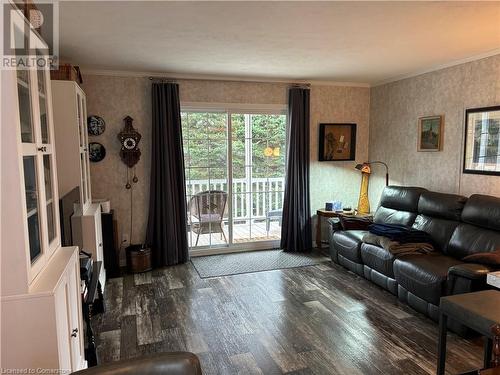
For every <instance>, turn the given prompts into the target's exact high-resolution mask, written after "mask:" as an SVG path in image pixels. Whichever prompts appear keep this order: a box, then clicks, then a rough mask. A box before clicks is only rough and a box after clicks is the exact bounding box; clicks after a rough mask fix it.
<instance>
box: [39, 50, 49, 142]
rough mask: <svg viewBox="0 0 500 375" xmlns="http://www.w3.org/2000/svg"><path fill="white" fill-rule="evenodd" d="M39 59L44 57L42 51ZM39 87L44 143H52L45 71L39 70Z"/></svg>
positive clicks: (42, 138) (41, 128)
mask: <svg viewBox="0 0 500 375" xmlns="http://www.w3.org/2000/svg"><path fill="white" fill-rule="evenodd" d="M37 56H38V57H43V54H42V53H41V52H40V51H37ZM36 75H37V87H38V93H37V95H38V109H39V116H40V131H41V141H42V143H45V144H47V143H50V142H49V141H50V139H49V124H48V118H47V117H48V112H49V111H48V109H47V71H46V70H45V69H37V70H36Z"/></svg>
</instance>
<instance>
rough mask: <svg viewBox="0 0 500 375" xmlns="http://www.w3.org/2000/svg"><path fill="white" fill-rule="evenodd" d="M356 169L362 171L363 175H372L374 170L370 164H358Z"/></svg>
mask: <svg viewBox="0 0 500 375" xmlns="http://www.w3.org/2000/svg"><path fill="white" fill-rule="evenodd" d="M355 168H356V169H358V170H360V171H361V172H363V173H372V169H371V167H370V164H368V163H363V164H356V167H355Z"/></svg>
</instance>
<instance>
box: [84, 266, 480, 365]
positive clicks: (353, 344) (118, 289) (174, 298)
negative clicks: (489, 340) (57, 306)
mask: <svg viewBox="0 0 500 375" xmlns="http://www.w3.org/2000/svg"><path fill="white" fill-rule="evenodd" d="M105 298H106V305H107V312H106V313H105V314H103V315H101V316H96V317H94V328H95V330H96V336H97V344H98V354H99V357H100V361H101V363H107V362H110V361H115V360H119V359H121V358H132V357H137V356H141V355H144V354H148V353H154V352H159V351H179V350H182V351H184V350H187V351H192V352H194V353H196V354H197V355H198V356H199V358H200V360H201V364H202V367H203V371H204V374H282V373H286V374H434V373H435V363H436V347H437V332H438V329H437V324H435V323H434V322H433V321H431V320H430V319H428V318H426V317H425V316H423V315H420V314H418V313H416V312H414V311H413V310H412V309H411V308H409V307H408V306H406V305H404V304H402V303H399V302H398V300H397V297H395V296H393V295H391V294H390V293H388V292H386V291H384V290H382V289H380V288H378V287H377V286H375V285H374V284H372V283H371V282H369V281H367V280H365V279H363V278H361V277H358V276H356V275H354V274H353V273H350V272H348V271H346V270H345V269H344V268H342V267H340V266H338V265H335V264H332V263H323V264H320V265H315V266H309V267H303V268H294V269H286V270H275V271H267V272H259V273H250V274H242V275H234V276H225V277H218V278H212V279H201V278H200V277H199V276H198V274H197V273H196V271H195V270H194V268H193V266H192V264H191V263H188V264H184V265H180V266H175V267H170V268H164V269H159V270H154V271H152V272H148V273H145V274H137V275H129V276H125V277H123V278H117V279H111V280H109V281H108V282H107V285H106V291H105ZM481 344H482V342H481V340H479V339H475V340H472V341H470V340H464V339H461V338H460V337H458V336H456V335H453V334H450V335H449V336H448V361H447V370H448V373H450V374H455V373H459V372H463V371H466V370H471V369H473V368H478V367H480V365H481V357H482V346H481Z"/></svg>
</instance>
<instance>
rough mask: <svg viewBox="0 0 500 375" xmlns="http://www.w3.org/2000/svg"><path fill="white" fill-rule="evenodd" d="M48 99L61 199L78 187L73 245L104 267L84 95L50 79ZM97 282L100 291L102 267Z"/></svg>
mask: <svg viewBox="0 0 500 375" xmlns="http://www.w3.org/2000/svg"><path fill="white" fill-rule="evenodd" d="M52 100H53V103H54V129H55V133H56V150H57V153H58V154H59V155H61V154H64V158H59V159H58V160H57V172H58V181H59V192H60V194H61V196H62V195H64V194H67V193H68V192H70V191H71V190H73V189H74V188H75V187H76V186H78V187H79V188H80V203H81V204H79V205H76V206H75V212H74V214H73V216H72V217H71V228H72V229H71V232H72V239H73V245H76V246H78V247H80V249H82V250H84V251H86V252H89V253H91V254H92V258H93V259H94V260H96V261H101V262H103V265H104V257H103V244H102V228H101V206H100V205H99V204H95V203H94V204H93V203H91V200H92V194H91V188H90V172H89V155H88V133H87V104H86V98H85V93H84V92H83V90H82V89H81V87H80V86H78V84H77V83H76V82H73V81H59V80H53V81H52ZM104 266H105V265H104ZM99 281H100V282H101V286H102V287H103V288H104V284H105V281H106V274H105V268H104V267H102V268H101V274H100V275H99Z"/></svg>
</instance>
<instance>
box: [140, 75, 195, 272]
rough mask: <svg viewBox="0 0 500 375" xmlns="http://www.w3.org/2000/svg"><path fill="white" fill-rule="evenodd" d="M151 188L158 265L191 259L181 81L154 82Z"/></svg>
mask: <svg viewBox="0 0 500 375" xmlns="http://www.w3.org/2000/svg"><path fill="white" fill-rule="evenodd" d="M152 94H153V96H152V100H153V116H152V117H153V129H152V152H151V189H150V197H149V219H148V228H147V235H146V242H147V243H148V245H149V246H151V251H152V255H153V265H154V266H155V267H161V266H170V265H174V264H178V263H184V262H186V261H187V260H188V259H189V255H188V242H187V232H186V226H187V220H186V188H185V182H184V155H183V150H182V130H181V114H180V102H179V85H178V84H176V83H163V82H162V83H153V92H152Z"/></svg>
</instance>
